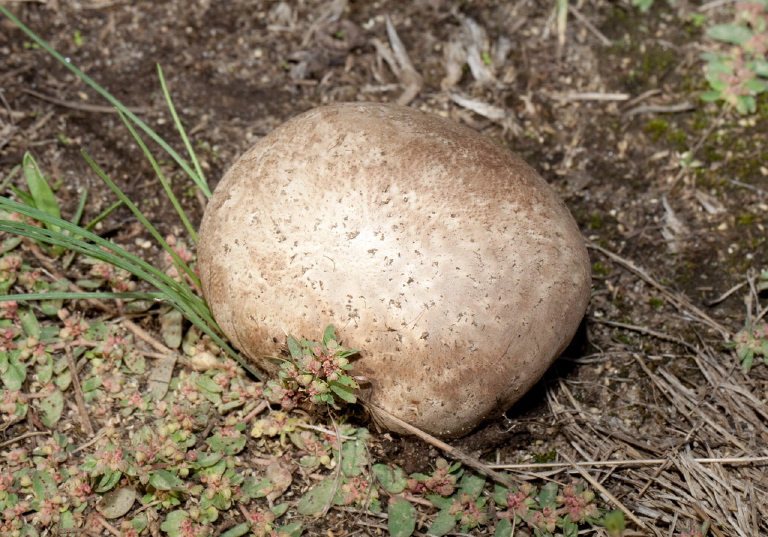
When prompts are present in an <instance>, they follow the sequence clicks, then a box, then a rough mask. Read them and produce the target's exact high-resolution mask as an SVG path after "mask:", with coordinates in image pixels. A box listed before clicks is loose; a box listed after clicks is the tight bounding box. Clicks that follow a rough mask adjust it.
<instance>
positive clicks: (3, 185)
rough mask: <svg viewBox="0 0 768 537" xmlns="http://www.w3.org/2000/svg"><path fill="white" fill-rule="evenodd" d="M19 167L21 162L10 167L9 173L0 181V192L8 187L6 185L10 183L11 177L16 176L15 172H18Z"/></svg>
mask: <svg viewBox="0 0 768 537" xmlns="http://www.w3.org/2000/svg"><path fill="white" fill-rule="evenodd" d="M20 169H21V164H17V165H16V166H14V167H13V168H11V171H10V173H9V174H8V175H6V176H5V179H3V182H2V183H0V192H2V191H3V190H5V189H6V188H8V185H9V184H11V181H13V178H14V177H16V174H17V173H19V170H20Z"/></svg>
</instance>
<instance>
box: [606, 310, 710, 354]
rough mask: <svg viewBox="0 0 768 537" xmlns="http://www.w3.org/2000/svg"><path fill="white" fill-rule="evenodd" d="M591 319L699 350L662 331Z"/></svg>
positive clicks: (692, 349) (691, 349) (695, 350)
mask: <svg viewBox="0 0 768 537" xmlns="http://www.w3.org/2000/svg"><path fill="white" fill-rule="evenodd" d="M592 320H593V321H594V322H596V323H600V324H604V325H606V326H613V327H616V328H624V329H626V330H632V331H633V332H640V333H641V334H646V335H649V336H653V337H655V338H658V339H662V340H664V341H669V342H671V343H677V344H678V345H682V346H683V347H686V348H687V349H688V350H690V351H693V352H698V351H699V350H698V349H697V348H696V347H694V346H693V345H691V344H690V343H688V342H687V341H683V340H682V339H680V338H676V337H674V336H670V335H669V334H664V333H662V332H656V331H655V330H650V329H649V328H645V327H644V326H637V325H634V324H626V323H619V322H616V321H608V320H606V319H598V318H596V317H592Z"/></svg>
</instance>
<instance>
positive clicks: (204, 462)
mask: <svg viewBox="0 0 768 537" xmlns="http://www.w3.org/2000/svg"><path fill="white" fill-rule="evenodd" d="M222 457H224V454H223V453H221V452H218V451H217V452H214V453H200V452H198V457H197V461H195V468H208V467H210V466H213V465H214V464H216V463H217V462H219V461H220V460H221V459H222Z"/></svg>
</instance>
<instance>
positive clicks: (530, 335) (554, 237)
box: [198, 103, 591, 438]
mask: <svg viewBox="0 0 768 537" xmlns="http://www.w3.org/2000/svg"><path fill="white" fill-rule="evenodd" d="M198 254H199V255H198V259H199V264H198V267H199V270H200V278H201V280H202V284H203V290H204V293H205V297H206V299H207V300H208V303H209V305H210V307H211V311H212V313H213V316H214V318H215V319H216V321H217V322H218V324H219V326H220V327H221V329H222V330H223V332H224V334H226V336H227V337H228V338H229V339H230V340H231V341H232V343H233V344H234V345H235V346H236V347H238V348H239V349H240V351H241V352H242V353H244V354H245V355H246V356H247V357H248V358H249V359H250V360H252V361H253V362H255V363H256V364H257V365H258V366H260V367H261V368H263V369H265V370H267V371H272V372H274V367H275V366H274V365H272V363H271V362H270V361H268V360H266V359H265V357H267V356H277V355H279V353H280V350H281V346H282V345H283V344H284V341H285V339H284V338H285V334H292V335H295V336H298V337H301V336H304V337H310V338H311V337H313V336H314V335H315V334H317V333H318V332H319V331H321V330H322V329H323V327H325V326H326V325H328V324H331V323H332V324H334V325H335V326H336V329H337V331H338V332H339V334H340V339H341V340H343V343H344V344H345V346H346V347H348V348H356V349H361V355H360V358H359V359H357V360H355V361H353V365H354V374H355V375H362V376H364V377H365V378H367V379H368V381H369V382H370V386H369V387H370V392H368V393H367V395H366V400H367V401H368V402H369V403H370V404H369V408H370V409H371V411H372V413H373V415H374V418H375V419H376V421H377V422H378V423H379V424H380V425H381V426H383V427H385V428H389V429H391V430H394V431H398V432H402V430H401V429H400V427H398V425H397V424H396V423H395V422H394V421H393V420H392V419H391V418H390V417H389V416H388V414H391V415H394V416H396V417H397V418H400V419H402V420H404V421H406V422H408V423H409V424H411V425H414V426H416V427H419V428H420V429H422V430H424V431H426V432H428V433H430V434H433V435H436V436H439V437H443V438H451V437H457V436H461V435H463V434H466V433H468V432H470V431H471V430H472V429H473V428H474V427H475V426H477V425H478V424H479V423H480V422H481V421H482V420H483V419H485V418H488V417H493V416H494V415H496V414H498V413H499V412H503V411H504V410H506V409H507V408H509V407H510V406H511V405H512V404H513V403H514V402H515V401H517V400H518V399H519V398H520V397H522V396H523V394H525V393H526V392H527V391H528V390H529V389H530V388H531V387H532V386H533V385H534V384H535V383H536V382H537V381H538V380H539V379H540V378H541V376H542V375H543V374H544V372H545V371H546V369H547V368H548V367H549V366H550V365H551V363H552V362H553V361H554V359H555V358H557V356H558V355H559V354H560V353H561V352H562V351H563V350H564V349H565V347H566V346H567V345H568V343H569V342H570V340H571V338H572V337H573V335H574V333H575V331H576V329H577V328H578V326H579V323H580V321H581V319H582V317H583V315H584V311H585V309H586V306H587V302H588V300H589V295H590V283H591V282H590V265H589V259H588V256H587V252H586V248H585V246H584V242H583V239H582V236H581V233H580V232H579V228H578V227H577V225H576V223H575V222H574V220H573V218H572V217H571V215H570V213H569V212H568V209H567V208H566V207H565V205H564V204H563V202H562V201H561V200H560V199H559V198H558V196H557V194H556V192H555V191H554V190H553V189H552V188H551V187H550V186H549V185H548V184H547V183H546V182H545V181H544V180H543V179H542V178H541V177H540V176H539V175H538V174H537V173H536V172H535V171H534V170H533V169H532V168H531V167H530V166H528V165H527V164H526V163H525V162H523V161H522V160H521V159H520V158H519V157H517V156H515V155H514V154H513V153H511V152H510V151H509V150H507V149H506V148H504V147H502V146H501V145H499V144H497V143H495V142H492V141H491V140H489V139H487V138H485V137H483V136H482V135H480V134H478V133H476V132H475V131H472V130H470V129H468V128H466V127H463V126H460V125H458V124H456V123H453V122H451V121H449V120H446V119H443V118H440V117H437V116H434V115H431V114H428V113H424V112H420V111H417V110H413V109H410V108H405V107H401V106H395V105H389V104H374V103H344V104H334V105H331V106H325V107H321V108H317V109H314V110H310V111H308V112H306V113H304V114H301V115H300V116H298V117H295V118H293V119H292V120H290V121H288V122H286V123H285V124H283V125H281V126H280V127H278V128H277V129H275V130H274V131H273V132H272V133H271V134H269V135H268V136H266V137H264V138H263V139H261V140H260V141H259V142H258V143H257V144H256V145H255V146H253V147H252V148H251V149H250V150H249V151H248V152H247V153H245V154H244V155H243V156H242V157H241V158H240V159H239V160H238V161H237V162H236V163H235V165H234V166H233V167H232V168H231V169H230V170H229V171H228V172H227V174H226V175H225V176H224V178H223V179H222V180H221V182H220V183H219V185H218V187H217V188H216V190H215V192H214V194H213V196H212V198H211V200H210V203H209V205H208V208H207V210H206V212H205V215H204V217H203V221H202V225H201V228H200V243H199V250H198ZM381 409H383V411H384V412H382V411H381Z"/></svg>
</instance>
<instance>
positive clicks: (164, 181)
mask: <svg viewBox="0 0 768 537" xmlns="http://www.w3.org/2000/svg"><path fill="white" fill-rule="evenodd" d="M118 113H119V114H120V119H122V120H123V123H125V126H126V127H128V130H129V131H130V133H131V135H132V136H133V137H134V139H135V140H136V143H137V144H139V147H141V150H142V151H143V152H144V156H146V157H147V160H149V163H150V164H151V165H152V169H153V170H155V174H156V175H157V178H158V179H160V184H162V185H163V189H164V190H165V194H166V195H167V196H168V199H169V200H171V204H173V208H174V209H176V213H178V215H179V218H181V221H182V223H183V224H184V227H185V228H186V229H187V233H189V236H190V237H191V238H192V240H193V241H194V242H195V244H197V232H195V228H194V227H193V226H192V224H190V223H189V219H188V218H187V215H186V213H185V212H184V209H182V208H181V204H180V203H179V200H178V199H177V198H176V195H175V194H174V193H173V190H171V185H169V184H168V180H167V179H166V178H165V175H164V174H163V171H162V170H161V169H160V166H159V165H158V164H157V160H155V157H154V156H152V153H150V151H149V149H147V146H146V145H145V144H144V140H142V139H141V136H139V133H137V132H136V130H135V129H134V128H133V126H132V125H131V124H130V123H129V122H128V120H127V119H126V117H125V116H124V115H123V114H122V113H120V112H118Z"/></svg>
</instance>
